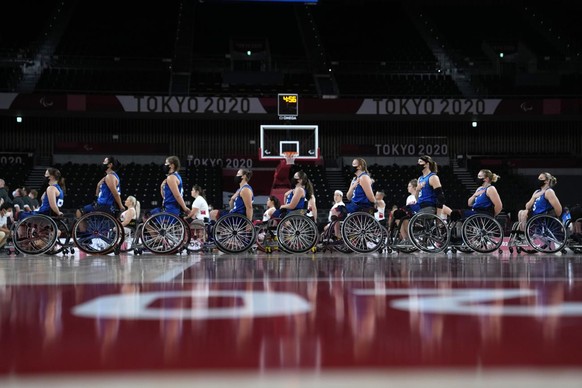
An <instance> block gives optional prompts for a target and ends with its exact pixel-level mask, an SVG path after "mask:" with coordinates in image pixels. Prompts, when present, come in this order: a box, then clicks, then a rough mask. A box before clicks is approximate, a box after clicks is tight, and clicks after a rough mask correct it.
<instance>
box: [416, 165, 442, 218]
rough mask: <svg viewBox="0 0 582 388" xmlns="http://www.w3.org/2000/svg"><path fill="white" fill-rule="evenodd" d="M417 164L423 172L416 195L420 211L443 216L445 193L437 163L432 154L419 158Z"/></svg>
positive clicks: (421, 172)
mask: <svg viewBox="0 0 582 388" xmlns="http://www.w3.org/2000/svg"><path fill="white" fill-rule="evenodd" d="M417 164H418V169H419V171H420V174H421V175H420V177H419V178H418V185H417V187H416V197H417V198H418V200H417V201H418V205H419V206H420V209H419V210H418V211H419V212H420V213H432V214H437V215H438V216H442V215H443V205H444V204H445V194H444V192H443V188H442V186H441V181H440V179H439V177H438V175H437V173H438V166H437V163H436V162H435V161H434V160H433V159H432V158H431V157H430V156H428V155H423V156H421V157H420V158H418V162H417Z"/></svg>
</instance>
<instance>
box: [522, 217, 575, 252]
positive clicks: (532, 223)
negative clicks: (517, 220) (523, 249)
mask: <svg viewBox="0 0 582 388" xmlns="http://www.w3.org/2000/svg"><path fill="white" fill-rule="evenodd" d="M525 230H526V233H525V237H526V239H527V241H528V243H529V244H530V245H531V246H532V247H533V248H534V249H535V250H536V251H538V252H543V253H555V252H558V251H560V250H561V249H562V248H563V247H564V245H565V244H566V229H565V228H564V224H562V222H561V221H560V220H558V219H557V218H555V217H551V216H548V215H538V216H534V217H532V218H531V219H530V220H529V221H528V222H527V224H526V226H525Z"/></svg>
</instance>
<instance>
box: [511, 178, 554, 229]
mask: <svg viewBox="0 0 582 388" xmlns="http://www.w3.org/2000/svg"><path fill="white" fill-rule="evenodd" d="M556 183H558V179H557V178H556V177H555V176H553V175H552V174H550V173H549V172H542V173H541V174H540V175H539V176H538V185H539V189H537V190H536V191H534V193H533V194H532V196H531V198H530V200H529V201H527V203H526V204H525V209H524V210H520V211H519V213H518V214H517V218H518V220H519V226H520V229H521V230H522V231H524V230H525V223H526V222H527V220H528V218H529V217H531V216H534V215H538V214H547V215H550V216H554V217H558V218H560V217H561V216H562V205H561V204H560V200H559V199H558V197H557V196H556V192H555V191H554V189H553V187H554V186H555V185H556Z"/></svg>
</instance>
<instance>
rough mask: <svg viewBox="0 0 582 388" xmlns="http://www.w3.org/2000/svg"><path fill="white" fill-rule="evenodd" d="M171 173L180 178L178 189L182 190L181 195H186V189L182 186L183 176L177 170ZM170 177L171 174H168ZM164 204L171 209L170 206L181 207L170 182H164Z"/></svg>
mask: <svg viewBox="0 0 582 388" xmlns="http://www.w3.org/2000/svg"><path fill="white" fill-rule="evenodd" d="M170 175H174V176H175V177H176V178H178V191H179V192H180V196H183V195H184V189H183V188H182V177H181V176H180V174H178V173H177V172H174V173H172V174H170ZM169 177H170V176H169V175H168V178H169ZM163 206H164V207H165V208H166V209H170V208H174V209H181V207H180V205H179V204H178V201H177V200H176V198H175V197H174V194H173V193H172V190H171V189H170V186H169V185H168V183H164V202H163Z"/></svg>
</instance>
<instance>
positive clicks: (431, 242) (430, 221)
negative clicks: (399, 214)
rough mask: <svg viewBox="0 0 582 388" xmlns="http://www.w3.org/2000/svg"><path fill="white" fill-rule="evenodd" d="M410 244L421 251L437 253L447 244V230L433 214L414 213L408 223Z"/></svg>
mask: <svg viewBox="0 0 582 388" xmlns="http://www.w3.org/2000/svg"><path fill="white" fill-rule="evenodd" d="M408 235H409V236H410V241H411V242H412V244H413V245H414V246H415V247H416V248H418V249H420V250H421V251H423V252H428V253H439V252H442V251H444V250H445V249H446V248H447V246H448V245H449V238H450V234H449V230H448V227H447V225H446V224H445V222H444V221H443V220H441V219H440V218H439V217H437V216H436V215H435V214H428V213H420V214H416V215H415V216H414V217H412V219H411V220H410V223H409V224H408Z"/></svg>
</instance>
